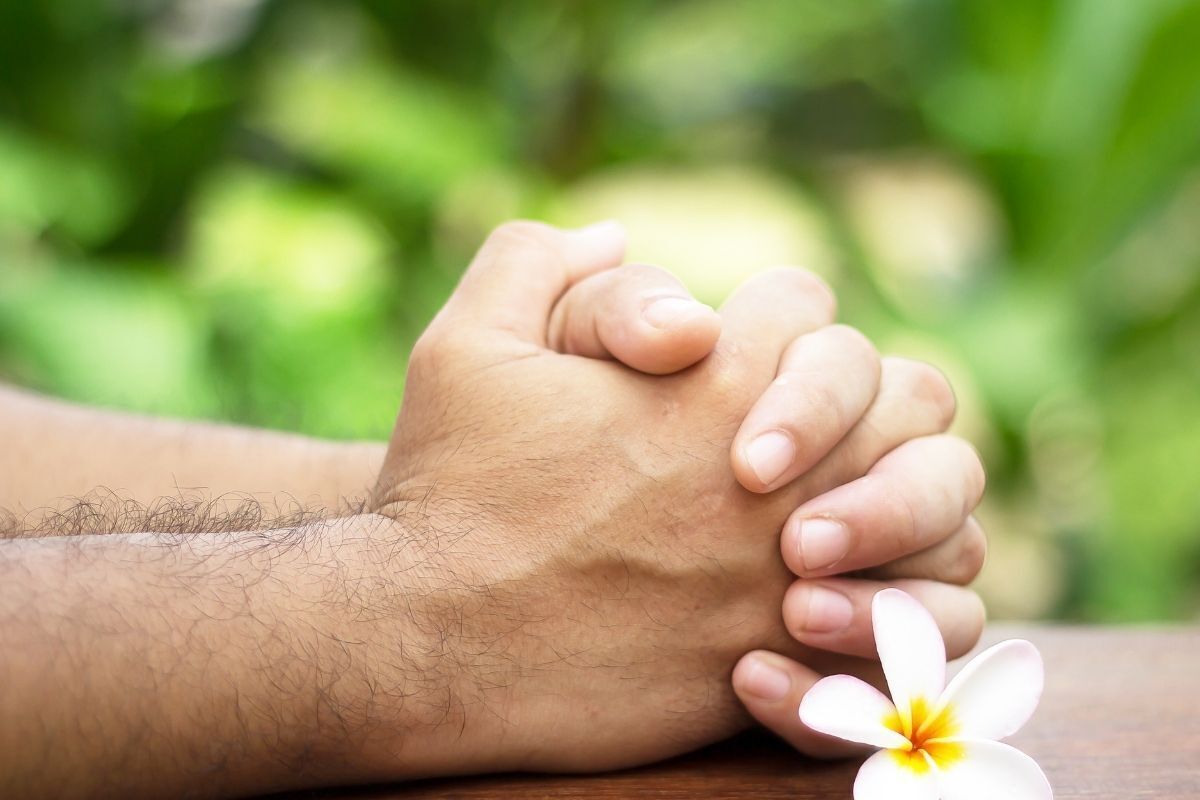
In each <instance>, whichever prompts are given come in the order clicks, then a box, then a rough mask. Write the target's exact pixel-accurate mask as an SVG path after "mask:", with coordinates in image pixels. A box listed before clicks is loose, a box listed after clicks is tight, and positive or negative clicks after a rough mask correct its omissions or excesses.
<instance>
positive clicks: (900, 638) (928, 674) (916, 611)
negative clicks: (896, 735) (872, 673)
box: [871, 589, 946, 730]
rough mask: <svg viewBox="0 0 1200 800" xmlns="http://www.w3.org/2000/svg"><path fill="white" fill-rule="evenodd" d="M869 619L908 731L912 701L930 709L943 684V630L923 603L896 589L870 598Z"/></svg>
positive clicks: (897, 707) (944, 661) (894, 698)
mask: <svg viewBox="0 0 1200 800" xmlns="http://www.w3.org/2000/svg"><path fill="white" fill-rule="evenodd" d="M871 621H872V623H873V624H874V627H875V649H876V650H878V651H879V660H880V661H882V662H883V672H884V674H885V675H887V682H888V688H889V689H891V692H892V702H894V703H895V704H896V709H897V710H898V711H899V712H900V716H901V719H903V720H904V722H905V730H908V726H909V724H910V723H911V713H912V712H911V709H912V705H913V703H914V701H916V702H923V703H924V704H925V707H926V708H931V707H932V706H933V705H934V704H935V703H937V701H938V698H939V697H940V695H941V694H942V689H944V688H945V687H946V644H945V642H944V641H942V632H941V631H939V630H938V626H937V623H936V622H935V621H934V619H933V615H932V614H930V613H929V611H927V610H926V609H925V606H923V605H921V604H920V603H919V602H917V600H916V599H914V598H913V597H912V596H910V595H908V594H905V593H904V592H902V591H900V590H899V589H884V590H883V591H881V592H878V593H876V595H875V597H874V599H873V600H872V601H871Z"/></svg>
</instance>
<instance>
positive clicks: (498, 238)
mask: <svg viewBox="0 0 1200 800" xmlns="http://www.w3.org/2000/svg"><path fill="white" fill-rule="evenodd" d="M549 230H550V228H549V226H548V225H546V224H545V223H542V222H534V221H533V220H528V219H514V220H509V221H508V222H503V223H501V224H500V225H497V226H496V228H495V229H494V230H493V231H492V232H491V234H490V235H489V236H488V242H491V243H495V244H505V245H534V246H540V245H541V244H542V242H543V240H544V239H545V236H546V234H547V231H549Z"/></svg>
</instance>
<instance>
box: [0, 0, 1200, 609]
mask: <svg viewBox="0 0 1200 800" xmlns="http://www.w3.org/2000/svg"><path fill="white" fill-rule="evenodd" d="M1197 42H1200V2H1195V0H1138V2H1114V3H1096V2H1093V1H1092V0H1057V1H1052V0H1009V1H1008V2H1003V3H999V2H992V3H989V2H982V1H981V2H966V1H964V2H951V1H950V0H847V1H846V2H839V3H828V2H825V0H749V1H748V2H740V3H727V2H719V0H696V2H650V0H611V1H610V2H606V3H598V2H590V3H589V2H579V3H553V2H532V1H530V2H514V1H508V0H506V1H504V2H493V3H481V2H466V1H465V0H436V2H435V1H434V0H429V1H427V2H405V3H389V2H383V1H382V0H357V1H355V2H350V1H348V0H347V1H345V2H339V3H324V4H321V3H315V2H312V3H283V2H270V1H269V0H268V1H264V0H99V1H98V2H83V0H78V2H71V1H69V0H45V2H37V3H31V2H18V1H17V0H0V377H2V378H3V379H5V380H9V381H13V382H17V383H21V384H25V385H29V386H32V387H35V388H38V389H41V390H44V391H47V392H52V393H55V394H57V395H61V396H64V397H68V398H72V399H75V400H80V401H86V402H93V403H99V404H106V405H112V406H120V407H128V408H133V409H141V410H145V411H150V412H156V413H164V414H175V415H182V416H194V417H198V416H204V417H219V418H224V419H229V420H233V421H237V422H241V423H249V424H256V425H270V426H277V427H285V428H292V429H296V430H302V431H307V432H309V433H313V434H318V435H325V436H344V437H380V438H382V437H384V436H386V434H387V433H388V431H389V429H390V426H391V423H392V419H393V415H394V413H395V409H396V406H397V402H398V398H399V396H400V392H401V389H402V382H403V374H404V357H405V353H406V352H407V349H408V347H409V346H410V345H411V343H412V341H413V339H414V338H415V336H416V335H417V334H418V333H419V332H420V330H421V329H422V327H423V325H424V324H425V323H426V322H427V321H428V319H429V318H430V317H431V316H432V314H433V313H434V311H435V310H436V309H437V307H438V306H439V305H440V303H441V302H442V300H443V299H444V298H445V297H446V296H447V294H448V293H449V292H450V290H451V289H452V287H453V284H454V281H455V279H456V277H457V275H458V274H459V272H460V271H461V270H462V268H463V266H464V264H465V263H466V262H467V260H468V259H469V258H470V255H471V253H472V250H473V249H474V248H475V246H476V245H477V244H478V242H479V241H480V240H481V238H482V237H483V236H484V234H485V233H486V231H487V230H488V228H489V227H490V226H492V225H494V224H495V223H497V222H499V221H501V220H503V219H505V218H509V217H514V216H532V217H542V218H548V219H551V220H554V221H558V222H561V223H564V224H574V223H580V222H585V221H590V220H593V219H596V218H600V217H610V216H615V217H619V218H621V219H622V220H623V221H625V222H626V223H627V225H628V226H629V228H630V230H631V233H632V239H633V253H632V255H633V257H635V258H638V259H642V260H650V261H654V262H657V263H661V264H663V265H664V266H667V267H669V268H671V269H673V270H675V271H677V272H678V273H679V274H681V275H682V276H684V277H685V279H686V280H687V281H688V283H689V285H691V286H692V288H693V289H694V290H695V291H696V292H697V293H698V294H700V295H701V296H702V297H703V298H704V299H706V300H708V301H711V302H719V301H720V300H721V299H722V297H723V296H724V295H725V294H726V293H727V292H728V291H729V290H730V289H731V288H732V287H733V286H734V285H736V283H737V282H738V281H740V280H741V279H742V278H743V277H745V276H746V275H748V274H750V273H752V272H754V271H755V270H757V269H760V268H762V267H764V266H768V265H771V264H774V263H780V262H784V263H802V264H806V265H809V266H811V267H812V268H814V269H816V270H818V271H819V272H821V273H822V274H824V275H825V276H826V277H827V278H828V279H829V280H830V281H832V282H833V283H834V284H835V286H836V288H837V289H838V291H839V294H840V296H841V297H842V308H843V316H844V318H846V319H847V320H848V321H850V322H852V323H854V324H857V325H859V326H861V327H863V328H864V329H865V330H866V331H867V332H868V333H870V334H871V335H872V336H874V337H875V338H876V339H877V340H878V341H880V342H881V344H882V346H883V347H884V348H885V349H891V350H894V351H898V352H901V353H905V354H909V355H915V356H919V357H925V358H929V359H931V360H933V361H936V362H937V363H939V364H941V365H944V366H945V368H946V370H947V372H948V373H949V374H950V375H951V377H952V378H953V380H954V382H955V384H956V386H957V388H958V390H959V393H960V402H961V406H962V411H961V414H960V420H959V422H958V425H959V430H960V431H961V432H962V433H964V434H965V435H968V436H970V437H971V438H972V439H973V440H974V441H976V442H977V443H978V444H979V446H980V448H981V449H982V450H983V452H984V455H985V457H986V458H987V460H988V461H989V463H990V465H991V470H992V472H991V486H992V489H991V492H990V496H989V499H988V501H987V502H986V503H985V506H984V508H983V510H982V511H981V515H982V516H983V517H984V518H985V521H986V523H987V524H988V527H989V530H990V531H991V532H992V534H993V546H992V558H991V562H990V565H989V567H988V569H987V570H986V571H985V574H984V577H983V580H982V589H983V591H984V592H985V594H986V595H987V596H988V598H989V600H990V601H991V603H992V607H993V610H994V613H995V614H997V615H999V616H1039V615H1043V616H1044V615H1049V616H1061V617H1066V618H1083V619H1156V618H1179V617H1188V616H1195V615H1196V614H1197V610H1198V609H1200V591H1198V589H1197V587H1198V585H1200V489H1198V488H1197V487H1198V484H1200V225H1198V224H1197V220H1198V219H1200V137H1198V136H1197V131H1200V48H1198V47H1197Z"/></svg>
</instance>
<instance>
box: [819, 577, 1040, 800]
mask: <svg viewBox="0 0 1200 800" xmlns="http://www.w3.org/2000/svg"><path fill="white" fill-rule="evenodd" d="M871 618H872V623H873V624H874V627H875V646H876V648H877V649H878V650H879V659H880V661H882V662H883V672H884V675H885V676H886V677H887V684H888V688H889V689H890V690H891V693H892V698H891V699H890V700H889V699H888V698H887V697H885V696H884V695H883V694H881V693H880V692H879V691H878V690H877V689H875V687H873V686H871V685H870V684H867V683H864V682H863V681H860V680H859V679H858V678H852V677H850V676H849V675H832V676H830V677H828V678H823V679H821V680H820V681H818V682H817V683H816V685H814V686H813V687H812V688H811V689H809V691H808V694H806V695H805V696H804V700H803V702H801V703H800V719H801V720H802V721H803V722H804V724H805V725H807V726H808V727H810V728H812V729H813V730H815V731H819V732H821V733H825V734H828V735H830V736H836V737H838V738H840V739H845V740H847V741H851V742H858V743H861V744H866V745H871V746H872V747H879V748H882V749H881V750H880V751H879V752H877V753H875V754H874V755H873V756H871V757H870V758H868V759H867V761H866V763H864V764H863V765H862V768H861V769H860V770H859V772H858V778H857V779H856V780H855V782H854V800H939V798H940V800H1051V798H1053V797H1054V792H1053V790H1051V788H1050V783H1049V781H1047V780H1046V776H1045V775H1044V774H1043V773H1042V770H1041V768H1040V767H1038V765H1037V763H1036V762H1035V761H1034V760H1033V759H1032V758H1030V757H1029V756H1027V755H1025V754H1024V753H1022V752H1021V751H1020V750H1017V749H1016V748H1013V747H1010V746H1009V745H1006V744H1001V743H1000V741H999V740H1000V739H1003V738H1005V737H1006V736H1010V735H1012V734H1013V733H1016V731H1017V730H1018V729H1019V728H1020V727H1021V726H1022V725H1024V724H1025V721H1026V720H1028V719H1029V717H1030V716H1032V714H1033V710H1034V709H1035V708H1036V707H1037V704H1038V699H1039V698H1040V697H1041V695H1042V684H1043V680H1044V676H1043V670H1042V657H1041V654H1039V653H1038V651H1037V648H1035V647H1034V646H1033V645H1032V644H1030V643H1029V642H1026V641H1023V640H1020V639H1012V640H1009V641H1006V642H1001V643H1000V644H998V645H996V646H995V647H991V648H989V649H987V650H985V651H983V652H982V653H980V654H979V655H978V656H976V657H975V658H974V659H972V660H971V662H970V663H969V664H967V665H966V667H964V668H963V670H962V671H961V672H960V673H958V675H956V676H955V678H954V680H952V681H950V684H949V685H946V645H945V643H944V642H943V641H942V634H941V632H940V631H939V630H938V627H937V623H936V622H934V620H933V617H932V616H931V615H930V614H929V612H928V611H926V610H925V607H924V606H922V605H921V604H920V603H918V602H917V601H916V600H914V599H913V598H912V597H910V596H909V595H907V594H905V593H904V592H902V591H900V590H899V589H885V590H883V591H881V592H879V593H878V594H876V595H875V598H874V600H873V601H872V603H871Z"/></svg>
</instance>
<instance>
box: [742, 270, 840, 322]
mask: <svg viewBox="0 0 1200 800" xmlns="http://www.w3.org/2000/svg"><path fill="white" fill-rule="evenodd" d="M758 279H759V280H763V281H767V282H769V283H770V284H771V285H772V286H774V287H776V288H777V289H778V290H784V291H787V292H789V293H790V294H795V295H798V296H800V297H803V298H805V300H806V301H807V302H808V303H810V304H811V305H812V306H813V307H814V308H815V309H816V310H817V311H818V312H819V314H820V316H821V317H823V318H824V319H826V320H829V321H832V320H833V319H834V318H835V317H836V316H837V295H835V294H834V292H833V289H831V288H829V284H828V283H826V282H825V281H824V280H822V279H821V278H820V277H818V276H817V275H816V274H815V273H813V272H811V271H810V270H807V269H804V268H802V267H774V268H772V269H769V270H767V271H765V272H763V273H760V275H759V276H758Z"/></svg>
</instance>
